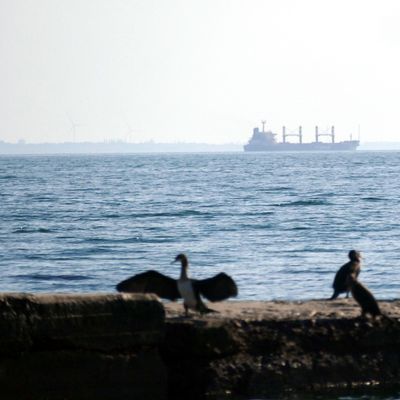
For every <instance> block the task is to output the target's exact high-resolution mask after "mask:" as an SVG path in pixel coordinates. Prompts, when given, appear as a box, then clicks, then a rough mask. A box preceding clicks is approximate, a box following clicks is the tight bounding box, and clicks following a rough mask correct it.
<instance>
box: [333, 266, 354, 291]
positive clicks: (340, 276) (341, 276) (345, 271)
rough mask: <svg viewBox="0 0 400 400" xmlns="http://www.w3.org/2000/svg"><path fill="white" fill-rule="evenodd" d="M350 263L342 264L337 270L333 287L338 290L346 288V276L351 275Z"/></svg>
mask: <svg viewBox="0 0 400 400" xmlns="http://www.w3.org/2000/svg"><path fill="white" fill-rule="evenodd" d="M349 270H350V263H349V262H348V263H346V264H344V265H342V266H341V267H340V268H339V270H338V271H337V272H336V275H335V279H334V280H333V284H332V287H333V288H334V289H337V290H346V278H347V275H349Z"/></svg>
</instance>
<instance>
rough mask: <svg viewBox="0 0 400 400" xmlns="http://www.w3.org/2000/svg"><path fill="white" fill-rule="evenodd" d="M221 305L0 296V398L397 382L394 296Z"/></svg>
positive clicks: (193, 394) (399, 335)
mask: <svg viewBox="0 0 400 400" xmlns="http://www.w3.org/2000/svg"><path fill="white" fill-rule="evenodd" d="M380 305H381V308H382V311H383V312H384V313H385V314H386V315H388V316H389V317H390V319H387V318H377V319H376V320H372V319H360V318H358V316H359V314H360V309H359V307H358V305H357V304H355V302H354V301H353V300H352V299H339V300H336V301H327V300H310V301H304V302H297V301H296V302H287V301H266V302H241V301H230V302H226V303H216V304H212V305H210V307H212V308H214V309H215V310H216V311H218V312H217V313H212V314H209V315H206V316H198V315H194V316H193V317H191V318H185V317H184V316H183V308H182V305H181V304H177V303H166V304H163V303H161V302H160V301H159V300H158V299H157V298H156V297H155V296H152V295H125V294H123V295H122V294H112V295H111V294H105V295H28V294H2V295H0V311H1V313H0V329H1V332H2V335H1V340H0V383H1V385H2V398H4V399H13V400H14V399H16V398H29V399H60V400H61V399H63V400H65V399H71V400H72V399H73V400H78V399H88V398H96V399H121V400H122V399H124V400H126V399H129V398H140V399H155V400H157V399H179V398H182V399H187V398H190V399H205V398H209V399H211V398H212V399H222V398H243V399H246V398H254V397H257V398H267V397H271V396H275V397H277V396H279V397H282V396H284V395H294V394H298V393H312V394H315V393H330V392H332V391H338V390H339V391H340V390H342V389H344V390H345V391H347V392H348V390H350V389H354V388H360V389H363V390H364V389H370V388H373V387H377V388H380V389H395V388H398V385H399V382H400V322H399V319H400V300H393V301H382V302H380Z"/></svg>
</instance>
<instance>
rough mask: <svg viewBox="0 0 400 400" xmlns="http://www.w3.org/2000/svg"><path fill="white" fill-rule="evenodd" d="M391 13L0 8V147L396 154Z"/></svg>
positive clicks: (152, 1) (287, 0)
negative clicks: (300, 141)
mask: <svg viewBox="0 0 400 400" xmlns="http://www.w3.org/2000/svg"><path fill="white" fill-rule="evenodd" d="M399 21H400V1H397V0H376V1H371V0H343V1H341V0H332V1H325V0H298V1H296V0H196V1H195V0H137V1H135V0H0V140H5V141H13V142H15V141H17V140H18V139H25V140H27V141H30V142H42V141H50V142H62V141H71V140H72V139H73V130H72V124H71V120H72V121H73V123H74V124H79V126H76V140H77V141H84V140H90V141H97V140H99V141H103V140H104V139H107V140H118V139H129V140H130V141H134V142H140V141H147V140H155V141H163V142H172V141H186V142H210V143H227V142H236V143H239V142H246V141H247V140H248V138H249V137H250V134H251V130H252V128H253V127H254V126H256V125H258V124H259V121H260V120H261V119H265V120H267V123H268V126H269V127H270V128H272V129H273V130H276V131H279V132H280V131H281V126H282V125H283V124H285V125H286V126H287V129H288V130H291V129H295V128H296V127H297V126H298V125H299V124H301V125H303V131H304V133H305V140H311V139H312V138H313V130H314V126H315V125H316V124H318V125H320V126H321V128H326V127H328V126H329V125H331V124H334V125H335V126H336V131H337V135H338V138H339V139H344V138H346V139H347V138H348V136H349V133H350V132H352V133H353V134H354V135H357V130H358V126H359V125H360V126H361V140H362V141H374V140H388V141H390V140H396V141H397V140H400V121H399V120H398V115H399V108H400V22H399Z"/></svg>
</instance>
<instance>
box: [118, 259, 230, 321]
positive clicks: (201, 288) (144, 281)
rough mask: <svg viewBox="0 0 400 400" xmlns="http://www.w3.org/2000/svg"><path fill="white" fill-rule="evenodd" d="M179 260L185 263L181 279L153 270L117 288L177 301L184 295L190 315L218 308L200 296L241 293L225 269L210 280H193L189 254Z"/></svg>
mask: <svg viewBox="0 0 400 400" xmlns="http://www.w3.org/2000/svg"><path fill="white" fill-rule="evenodd" d="M178 261H180V262H181V274H180V277H179V279H173V278H170V277H169V276H166V275H163V274H161V273H160V272H157V271H153V270H150V271H147V272H143V273H141V274H137V275H134V276H132V277H131V278H128V279H126V280H124V281H122V282H120V283H118V285H117V286H116V289H117V290H118V291H119V292H130V293H155V294H156V295H157V296H159V297H162V298H164V299H168V300H177V299H179V298H181V297H182V298H183V307H184V309H185V314H186V316H187V315H188V310H189V309H192V310H195V311H198V312H199V313H201V314H205V313H209V312H214V311H215V310H211V309H209V308H208V307H206V305H205V304H204V303H203V301H202V300H201V297H200V295H201V296H203V297H205V298H206V299H207V300H209V301H212V302H214V301H222V300H225V299H227V298H228V297H235V296H237V294H238V289H237V286H236V283H235V282H234V280H233V279H232V278H231V277H230V276H229V275H227V274H225V273H224V272H221V273H219V274H217V275H215V276H213V277H211V278H207V279H200V280H198V279H191V278H189V273H188V270H189V262H188V259H187V257H186V255H185V254H182V253H181V254H178V255H177V256H176V258H175V260H174V261H173V262H178Z"/></svg>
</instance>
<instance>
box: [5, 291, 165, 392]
mask: <svg viewBox="0 0 400 400" xmlns="http://www.w3.org/2000/svg"><path fill="white" fill-rule="evenodd" d="M164 315H165V313H164V308H163V306H162V304H161V303H160V301H159V300H158V299H157V297H155V296H153V295H121V294H115V295H28V294H2V295H0V332H1V340H0V387H1V389H0V391H1V399H12V400H15V399H30V400H31V399H32V400H33V399H65V400H67V399H68V400H69V399H71V400H72V399H73V400H77V399H130V398H137V399H138V398H140V399H164V398H165V394H166V385H167V381H166V370H165V366H164V363H163V361H162V360H161V358H160V356H159V351H158V347H159V345H160V342H161V341H162V340H163V338H164Z"/></svg>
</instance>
